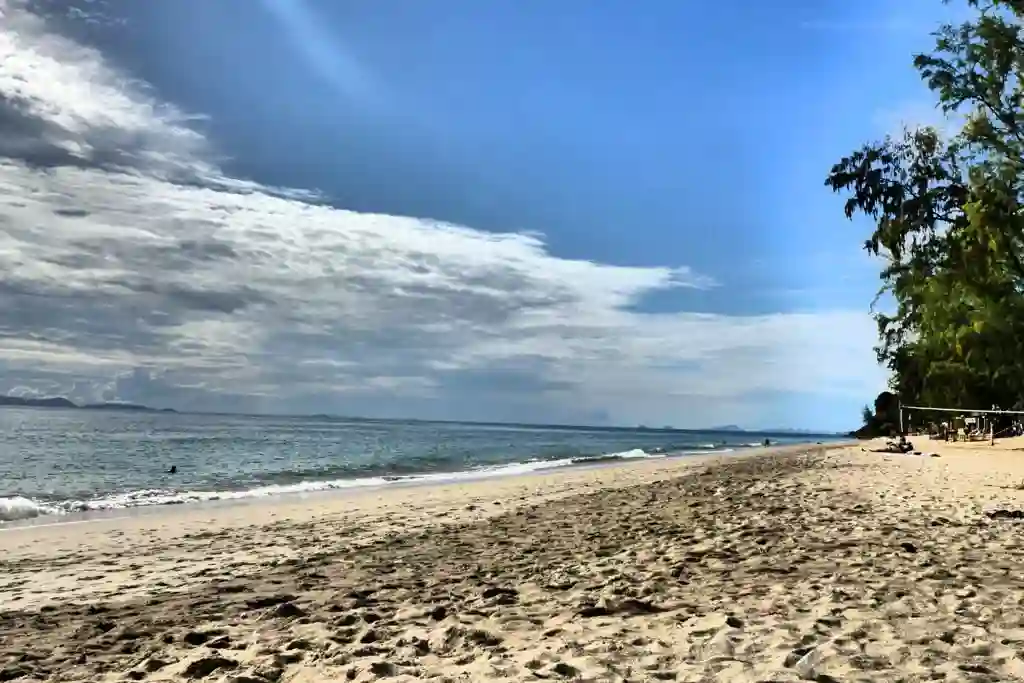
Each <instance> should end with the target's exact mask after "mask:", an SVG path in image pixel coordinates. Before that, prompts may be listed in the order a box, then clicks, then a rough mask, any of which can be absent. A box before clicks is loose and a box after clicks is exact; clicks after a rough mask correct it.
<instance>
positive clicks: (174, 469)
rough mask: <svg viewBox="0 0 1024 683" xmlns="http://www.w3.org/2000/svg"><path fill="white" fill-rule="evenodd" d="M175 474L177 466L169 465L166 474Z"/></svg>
mask: <svg viewBox="0 0 1024 683" xmlns="http://www.w3.org/2000/svg"><path fill="white" fill-rule="evenodd" d="M177 473H178V466H177V465H171V469H169V470H167V474H177Z"/></svg>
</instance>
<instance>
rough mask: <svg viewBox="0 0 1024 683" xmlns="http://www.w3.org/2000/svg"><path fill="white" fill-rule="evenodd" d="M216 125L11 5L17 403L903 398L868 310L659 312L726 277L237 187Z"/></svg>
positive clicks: (2, 150) (6, 359)
mask: <svg viewBox="0 0 1024 683" xmlns="http://www.w3.org/2000/svg"><path fill="white" fill-rule="evenodd" d="M194 123H195V117H193V116H190V115H188V114H187V113H185V112H182V111H180V110H179V109H177V108H176V107H174V106H173V105H171V104H169V103H166V102H162V101H160V100H159V99H158V97H157V96H156V95H155V94H154V93H152V92H151V91H150V89H149V88H147V87H146V86H145V84H141V83H137V82H134V81H133V80H132V79H131V78H129V77H128V75H127V74H125V73H122V72H120V71H119V70H118V69H117V68H115V66H114V65H112V64H111V63H109V62H108V61H107V60H106V59H105V58H104V56H103V54H101V53H100V52H98V51H96V50H95V49H92V48H88V47H85V46H82V45H80V44H76V43H75V42H73V41H71V40H69V39H67V38H65V37H62V36H60V35H58V34H56V33H54V32H53V31H52V30H51V27H50V26H49V25H48V22H47V20H45V19H44V18H42V17H41V16H40V15H39V14H34V13H32V12H31V11H29V9H28V8H27V7H25V6H24V5H21V4H18V3H15V2H12V1H11V0H0V310H2V311H3V314H2V316H0V391H2V392H11V391H13V392H15V393H21V394H55V393H61V394H65V395H71V396H72V397H75V398H80V399H85V400H97V399H107V400H111V399H121V400H134V401H142V402H147V403H150V404H155V405H160V406H164V405H169V406H172V407H176V408H189V407H199V408H203V409H224V410H262V411H274V412H277V411H280V412H333V411H336V410H344V411H347V412H362V411H360V409H359V407H360V406H365V407H367V411H366V412H385V413H388V414H400V413H403V412H405V413H410V412H412V413H417V412H419V413H423V412H424V407H425V406H429V407H430V408H429V410H427V411H426V412H427V414H426V415H424V416H426V417H449V418H457V417H460V416H463V415H461V414H459V412H458V411H460V409H462V412H466V411H465V410H464V409H465V408H466V407H467V406H472V407H473V410H472V411H469V412H470V413H471V414H469V415H465V416H467V417H473V418H476V419H482V418H491V419H524V418H532V417H535V416H549V417H551V418H552V419H566V420H571V419H588V418H589V419H602V420H603V419H610V420H612V421H617V422H632V421H639V420H642V419H644V417H643V416H644V415H649V416H653V417H652V418H651V419H655V420H669V418H672V419H671V420H670V421H672V422H674V423H676V424H691V425H693V424H695V421H696V423H699V421H700V420H703V419H714V418H716V417H717V418H720V419H729V415H728V413H729V411H730V410H735V409H736V407H737V406H739V405H744V404H745V402H749V401H751V400H754V398H753V397H758V396H762V397H763V396H764V395H766V394H768V393H771V392H811V393H818V394H820V393H823V392H824V393H831V394H838V395H856V396H857V397H858V398H869V397H870V394H871V392H873V391H876V390H877V389H878V388H879V383H880V380H879V378H880V375H879V372H878V370H877V368H875V367H874V366H873V364H872V355H871V351H870V347H871V345H872V343H873V339H874V327H873V324H872V323H871V321H870V320H869V319H868V317H867V315H866V314H865V313H864V312H863V311H856V312H845V311H836V312H826V313H816V314H797V313H788V314H784V313H780V314H775V315H765V316H757V317H736V316H724V315H706V314H694V313H686V312H673V313H644V312H638V311H639V310H642V308H640V307H641V304H642V302H643V301H644V299H645V297H647V296H648V295H650V294H652V293H655V292H659V291H664V290H671V289H679V288H706V287H711V286H716V285H715V283H714V282H712V281H711V280H710V279H709V278H707V277H705V276H702V275H700V274H699V273H697V272H694V271H693V270H691V269H690V268H687V267H683V266H674V267H668V266H666V267H625V266H620V265H609V264H604V263H595V262H591V261H585V260H569V259H564V258H559V257H558V256H556V255H554V254H552V253H551V252H550V251H549V249H548V248H547V246H546V244H545V242H544V240H543V239H542V237H539V236H537V234H536V233H532V232H531V233H523V234H494V233H490V232H486V231H483V230H476V229H473V228H469V227H464V226H458V225H451V224H447V223H444V222H440V221H435V220H427V219H421V218H411V217H400V216H390V215H383V214H365V213H354V212H351V211H346V210H343V209H340V208H336V207H334V206H332V205H331V204H330V203H329V202H328V201H327V200H326V199H325V198H320V197H317V196H315V195H313V194H311V193H307V192H305V191H302V190H296V189H288V188H270V187H265V186H262V185H260V184H259V183H256V182H252V181H250V180H246V179H237V178H230V177H227V176H226V175H225V174H224V173H223V172H222V171H221V169H220V166H219V165H218V158H217V156H216V152H215V149H214V148H215V145H214V144H213V143H212V142H211V141H210V140H208V139H206V137H204V135H203V134H201V133H200V132H199V130H198V128H197V127H196V126H195V125H194ZM467 191H471V190H467ZM530 227H531V228H535V227H538V226H530ZM541 227H542V226H541ZM638 229H642V226H638ZM723 248H724V246H723ZM680 256H685V255H680ZM384 406H387V408H386V409H385V408H384ZM460 407H461V408H460ZM673 416H675V417H673ZM797 421H798V418H797Z"/></svg>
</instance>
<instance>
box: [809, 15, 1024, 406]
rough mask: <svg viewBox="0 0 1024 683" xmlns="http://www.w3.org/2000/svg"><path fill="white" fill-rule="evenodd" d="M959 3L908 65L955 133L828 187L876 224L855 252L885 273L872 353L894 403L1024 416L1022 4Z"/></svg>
mask: <svg viewBox="0 0 1024 683" xmlns="http://www.w3.org/2000/svg"><path fill="white" fill-rule="evenodd" d="M968 4H969V5H970V7H971V8H972V9H973V14H972V18H971V19H970V20H969V21H967V22H964V23H963V24H960V25H945V26H942V27H941V28H940V29H939V30H938V31H936V32H935V34H934V36H935V48H934V50H933V51H932V52H931V53H930V54H920V55H916V56H915V58H914V65H915V67H916V68H917V70H918V71H919V73H920V74H921V77H922V78H923V79H924V81H925V83H926V84H927V85H928V87H929V88H930V89H931V91H932V92H933V93H934V94H935V96H936V100H937V102H936V104H937V106H938V107H939V108H940V109H941V110H942V111H943V112H945V113H946V114H948V115H950V117H951V118H952V119H957V118H959V119H961V120H962V121H963V124H962V126H960V127H959V129H958V130H955V131H952V132H950V131H939V130H936V129H934V128H922V129H917V130H908V131H906V132H905V133H904V134H903V135H902V136H900V137H889V138H886V139H885V140H882V141H881V142H877V143H872V144H868V145H865V146H863V147H862V148H860V149H858V150H856V151H855V152H853V153H852V154H850V155H849V156H847V157H845V158H843V159H842V160H841V161H839V163H837V164H836V165H835V166H833V168H832V170H831V172H830V173H829V175H828V179H827V180H826V185H828V186H829V187H831V188H832V189H833V190H834V191H836V192H843V193H845V194H846V195H847V197H848V198H847V201H846V206H845V210H846V215H847V217H848V218H853V217H854V216H855V215H863V216H866V217H868V218H869V219H870V220H871V222H872V223H873V226H874V227H873V231H872V233H871V235H870V236H869V237H868V239H867V240H866V241H865V244H864V247H865V249H866V250H867V251H868V252H870V253H871V254H874V255H876V256H879V257H881V259H882V262H883V264H884V267H883V268H882V271H881V274H880V277H881V283H882V285H881V288H880V291H879V298H878V299H876V302H875V303H876V314H875V318H876V320H877V322H878V331H879V344H878V346H877V348H876V351H877V353H878V359H879V361H880V362H882V363H884V364H886V365H887V367H888V368H889V370H890V371H891V373H892V374H891V382H890V383H891V388H892V390H893V391H894V392H895V393H896V394H898V395H899V397H900V399H901V400H902V401H903V402H904V403H916V404H921V405H934V406H958V407H959V406H963V407H967V408H989V407H991V406H992V405H998V406H1000V407H1002V408H1011V407H1012V408H1024V214H1022V207H1021V202H1022V198H1024V194H1022V193H1024V80H1022V77H1024V0H970V1H969V3H968ZM879 302H881V304H882V305H880V306H879V305H878V304H879ZM880 308H887V309H889V310H888V312H882V311H881V310H877V309H880ZM876 413H877V411H876Z"/></svg>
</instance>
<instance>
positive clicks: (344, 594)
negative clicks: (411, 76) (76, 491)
mask: <svg viewBox="0 0 1024 683" xmlns="http://www.w3.org/2000/svg"><path fill="white" fill-rule="evenodd" d="M917 445H918V446H919V447H921V448H922V451H923V452H925V453H927V454H932V453H934V454H935V456H937V457H930V456H929V455H921V456H913V455H907V456H900V455H883V454H879V453H873V452H869V451H867V450H864V449H865V448H868V447H870V444H867V445H865V444H858V445H856V446H848V447H842V448H829V449H826V448H824V447H822V446H811V447H791V448H786V449H765V450H764V451H757V452H754V453H753V454H749V455H745V456H742V457H738V456H736V455H724V456H715V457H709V458H700V459H692V458H691V459H667V460H662V461H640V462H634V463H626V464H622V465H616V466H610V467H602V468H594V469H587V470H577V471H574V470H569V471H560V472H557V473H552V474H548V475H531V476H527V477H518V478H509V479H501V480H491V481H482V482H475V483H463V484H459V485H450V486H443V487H430V488H428V487H410V488H406V489H389V490H388V491H386V492H374V491H365V492H361V493H358V494H352V495H345V496H337V495H330V496H328V495H321V496H309V497H305V498H282V499H276V500H266V501H260V502H259V503H258V504H250V505H237V506H219V507H218V506H193V507H189V506H182V507H176V508H170V509H167V510H166V511H161V513H160V514H152V515H141V516H134V517H123V518H117V519H106V520H99V521H90V522H86V523H79V524H56V525H50V526H37V527H28V528H21V529H10V530H5V531H0V570H2V571H0V681H10V680H16V681H25V682H28V681H107V680H110V681H113V680H118V681H121V680H145V681H170V680H203V681H211V682H212V681H232V682H234V683H264V682H268V681H296V682H307V681H310V682H311V681H331V680H338V681H345V680H352V681H369V680H389V681H414V680H432V681H487V680H494V681H498V680H502V681H537V680H552V681H557V680H569V681H695V682H696V681H805V680H813V681H820V682H827V681H935V680H940V681H1012V680H1024V616H1021V612H1020V607H1021V605H1022V604H1024V575H1022V572H1021V567H1022V566H1024V564H1022V561H1024V544H1022V542H1021V533H1022V531H1024V527H1022V526H1021V525H1024V519H1017V518H1016V516H1015V514H1014V512H1013V511H1016V510H1024V484H1022V482H1024V450H1015V449H1018V448H1020V449H1024V444H1015V443H1013V442H1012V440H1011V441H1008V442H1000V444H998V445H997V446H996V447H995V448H993V447H990V446H988V445H987V444H972V445H969V446H964V445H962V444H957V445H951V444H950V445H947V444H939V443H937V442H928V441H924V440H917ZM1000 511H1003V512H1000Z"/></svg>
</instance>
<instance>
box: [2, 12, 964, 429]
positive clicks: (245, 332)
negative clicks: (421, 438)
mask: <svg viewBox="0 0 1024 683" xmlns="http://www.w3.org/2000/svg"><path fill="white" fill-rule="evenodd" d="M0 8H3V10H4V12H6V13H7V16H8V19H9V21H7V22H5V23H4V25H3V26H2V27H0V38H2V39H3V41H4V42H2V43H0V56H2V57H6V58H8V59H9V61H8V62H7V64H11V65H12V67H11V69H10V71H9V75H8V77H7V78H5V77H4V76H3V75H2V74H0V121H10V122H12V123H11V124H10V126H9V130H10V131H14V132H15V133H17V134H18V135H19V140H23V141H24V140H25V139H30V141H31V143H32V145H34V146H32V148H31V149H29V150H28V151H26V149H27V148H26V144H25V143H24V142H22V143H19V144H18V145H15V144H14V143H13V142H11V138H12V134H10V133H9V134H8V136H7V137H8V140H7V141H6V143H4V142H3V141H0V170H2V171H3V175H0V182H3V183H4V184H6V185H7V186H8V187H9V188H13V189H14V190H18V191H19V193H20V194H22V195H30V196H32V197H33V198H34V199H33V201H31V202H29V203H28V205H24V206H18V205H13V206H12V205H11V204H10V203H8V204H7V205H4V206H2V207H0V221H3V222H4V224H5V225H6V226H7V230H8V243H9V244H8V249H7V250H6V251H5V252H0V265H3V266H6V267H5V268H3V269H2V270H3V271H4V272H5V273H7V275H6V277H7V278H8V282H5V283H3V285H4V286H2V287H0V297H4V298H6V299H8V301H6V302H5V304H6V310H11V311H20V312H23V313H24V316H23V317H24V319H20V318H19V319H17V320H8V321H6V322H3V323H0V332H2V335H0V339H2V341H3V343H2V345H0V369H2V370H3V371H4V372H3V375H2V376H3V378H5V379H4V380H3V381H4V382H6V385H7V386H6V390H7V391H15V392H17V393H26V394H27V393H35V394H39V393H53V392H60V393H65V394H70V395H73V396H76V397H79V398H82V399H83V400H84V399H94V398H104V399H114V398H116V399H124V400H137V401H143V402H148V403H154V404H160V405H171V406H173V407H178V408H182V407H189V406H191V407H199V408H203V409H231V410H234V409H237V410H271V411H287V412H344V413H349V414H364V415H374V416H389V417H401V416H414V417H429V418H447V419H452V418H467V419H484V420H516V421H545V422H547V421H568V422H600V423H616V424H634V423H638V422H643V423H647V424H673V425H677V426H685V427H699V426H702V425H708V424H721V423H731V422H735V423H740V424H743V425H745V426H750V427H758V426H760V427H764V426H787V427H814V428H822V429H842V428H845V427H852V426H855V424H856V421H857V419H858V409H859V407H860V406H861V405H863V404H865V403H867V402H869V401H870V400H872V398H873V396H874V393H876V392H877V391H878V390H880V389H881V388H883V386H884V375H883V373H882V372H881V371H880V370H879V369H878V368H877V367H876V366H875V365H874V360H873V354H872V351H871V345H872V343H873V324H872V323H871V321H870V320H869V319H868V318H867V309H868V305H869V303H870V301H871V299H872V297H873V295H874V292H875V289H876V287H877V278H876V273H877V267H876V264H874V263H872V262H871V261H870V260H869V259H868V258H867V257H866V256H865V255H864V254H863V253H862V252H861V251H860V245H861V243H862V241H863V239H864V237H865V235H866V230H867V228H866V226H864V225H863V224H860V225H857V224H850V223H848V222H847V221H846V220H845V219H844V218H843V216H842V201H841V199H840V198H838V197H835V196H832V195H830V193H829V192H828V191H827V189H826V188H825V187H824V186H823V181H824V178H825V175H826V174H827V172H828V169H829V167H830V165H831V164H832V163H834V162H835V161H837V160H838V159H839V158H840V157H841V156H843V155H844V154H846V153H848V152H850V151H852V150H853V149H854V148H855V147H856V146H858V145H859V144H861V143H862V142H864V141H867V140H870V139H874V138H878V137H880V136H882V135H884V134H885V133H887V132H896V131H898V130H899V127H900V125H901V123H910V124H915V123H922V122H923V123H927V122H930V121H933V120H935V119H936V118H937V117H936V115H935V113H934V111H933V110H932V109H931V99H930V97H929V96H928V93H927V92H926V91H925V90H924V89H923V87H922V86H921V84H920V82H919V80H918V78H917V76H916V74H915V72H914V71H913V69H912V68H911V56H912V53H913V52H914V51H916V50H920V49H925V48H927V47H928V46H929V44H930V39H929V38H928V33H929V31H930V30H932V29H933V28H935V27H936V26H937V24H938V23H939V22H940V21H941V20H942V19H944V18H949V17H955V16H956V13H958V12H962V9H960V8H958V7H944V6H943V5H942V4H941V3H940V2H939V0H927V1H926V0H901V1H900V2H898V3H897V2H894V1H890V2H879V1H874V2H864V3H848V2H838V1H832V0H827V1H824V0H818V1H815V2H811V1H810V0H808V1H805V2H796V1H795V0H786V1H784V2H775V3H755V2H739V3H689V2H680V1H678V0H675V1H671V0H645V2H643V3H626V2H617V1H616V2H611V1H609V2H595V1H594V0H559V2H550V1H546V2H544V1H540V0H514V1H513V0H490V1H488V2H476V1H470V0H434V1H432V2H421V1H414V0H381V1H378V2H354V1H352V2H350V1H343V0H222V1H220V2H209V1H208V0H150V1H149V2H138V1H134V2H129V1H127V0H118V1H115V0H107V1H106V2H103V1H101V0H94V1H93V2H86V1H85V0H82V1H81V2H78V3H71V5H70V10H69V9H68V8H69V3H68V2H66V1H61V2H57V1H56V0H49V1H47V2H42V1H39V2H18V1H17V0H0ZM4 51H6V54H4ZM5 68H6V67H5ZM12 76H13V77H12ZM41 81H45V82H46V83H47V84H49V87H47V86H46V85H43V84H42V83H41ZM72 84H77V85H72ZM61 85H63V86H65V87H63V88H62V89H61V88H59V87H58V86H61ZM26 131H31V133H30V137H29V138H26V135H29V134H28V133H26ZM31 136H34V137H31ZM30 146H31V145H30ZM312 193H315V196H314V195H313V194H312ZM22 204H24V202H22ZM403 217H404V218H403ZM439 223H440V225H439ZM452 226H461V227H452ZM494 235H505V236H506V237H505V238H504V239H492V236H494ZM169 245H173V249H171V247H170V246H169ZM169 249H170V251H168V250H169ZM57 252H59V254H57ZM171 252H173V254H172V256H173V258H172V257H171V256H169V255H168V254H169V253H171ZM40 301H46V302H48V303H47V304H46V305H45V306H40V305H39V302H40ZM27 302H29V303H27ZM69 310H74V311H77V312H79V313H80V314H81V313H85V315H84V316H82V315H79V316H77V317H76V316H70V317H69V315H68V311H69ZM13 317H17V316H13ZM101 319H102V321H103V324H102V325H100V324H99V322H98V321H99V320H101Z"/></svg>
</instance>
